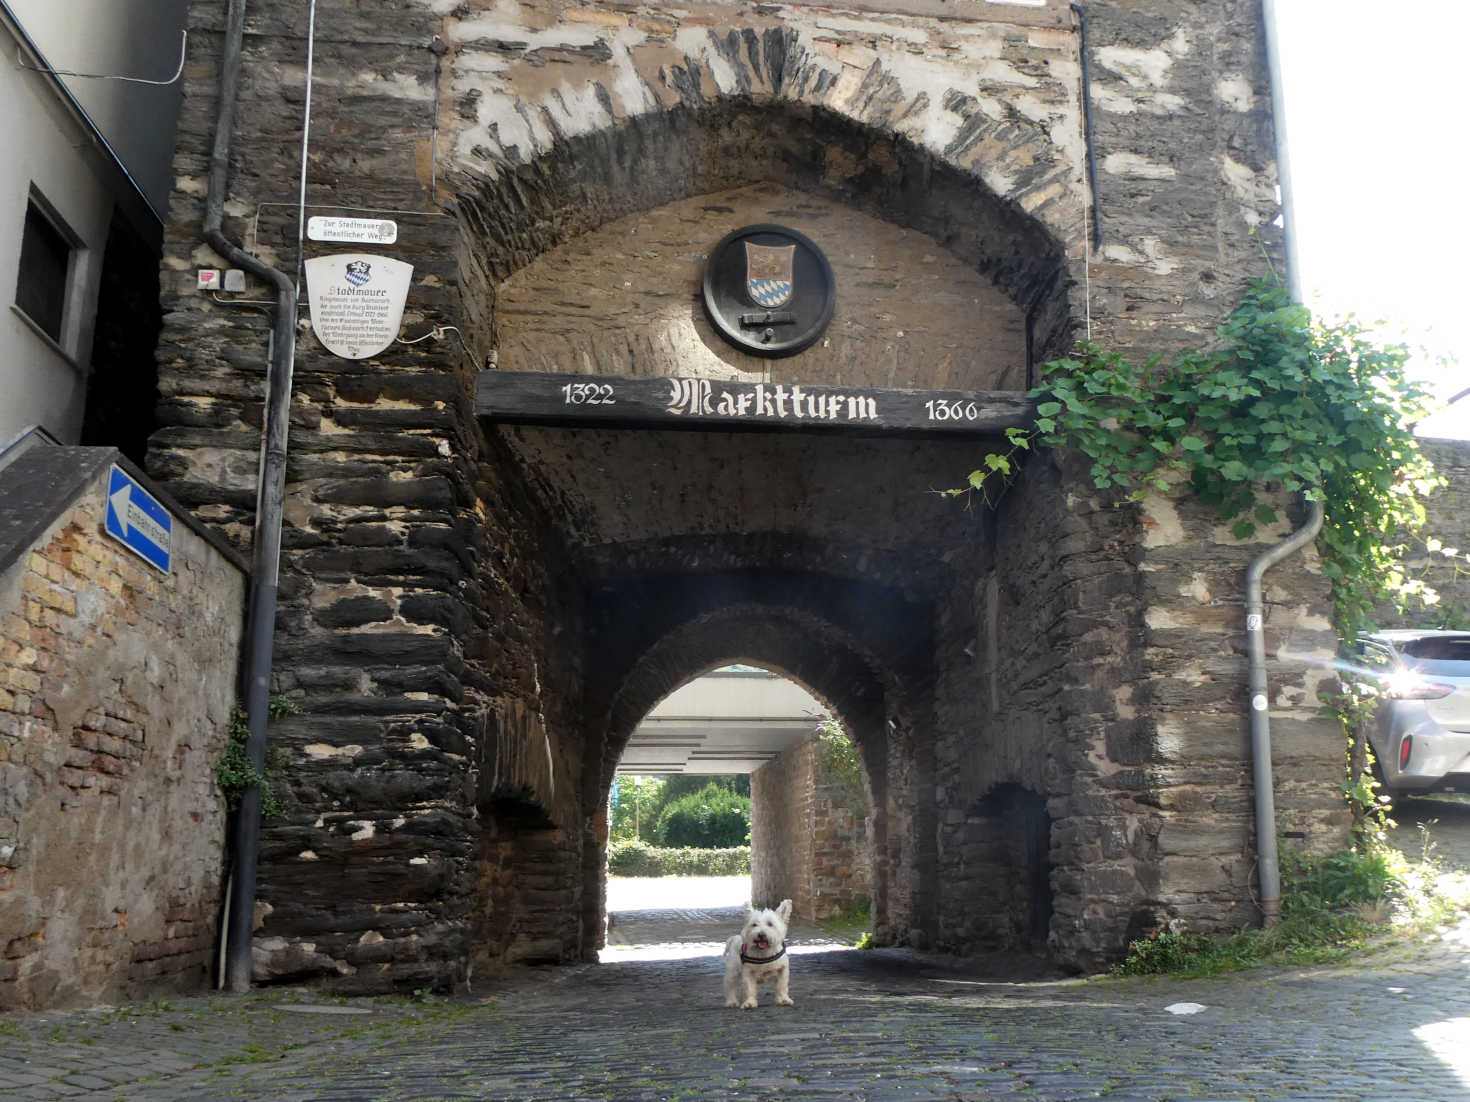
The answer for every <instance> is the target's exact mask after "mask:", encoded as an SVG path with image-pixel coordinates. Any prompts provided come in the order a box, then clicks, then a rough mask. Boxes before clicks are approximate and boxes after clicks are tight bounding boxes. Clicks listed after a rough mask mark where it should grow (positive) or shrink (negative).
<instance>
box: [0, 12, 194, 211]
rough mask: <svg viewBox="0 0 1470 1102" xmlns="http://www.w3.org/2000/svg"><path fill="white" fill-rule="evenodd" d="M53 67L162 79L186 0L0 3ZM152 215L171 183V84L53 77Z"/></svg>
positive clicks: (168, 70) (171, 64)
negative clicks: (117, 160) (91, 125)
mask: <svg viewBox="0 0 1470 1102" xmlns="http://www.w3.org/2000/svg"><path fill="white" fill-rule="evenodd" d="M5 2H6V4H7V5H8V6H9V7H10V10H11V11H12V12H13V13H14V14H15V16H16V17H17V18H18V19H19V20H20V23H21V25H22V26H24V27H25V29H26V33H27V34H28V35H29V36H30V38H31V40H32V41H33V42H34V43H35V44H36V45H37V47H38V48H39V49H40V50H41V52H42V53H43V54H45V55H46V60H47V62H48V63H49V64H50V65H51V67H52V68H53V69H66V70H70V71H72V72H76V73H107V74H113V75H117V76H130V77H142V78H145V79H148V80H167V79H168V78H169V77H171V76H173V74H174V70H175V69H177V68H178V63H179V42H180V31H181V30H182V28H183V26H184V11H185V9H186V8H187V7H188V0H64V2H61V3H58V2H57V0H5ZM61 79H62V80H63V81H64V82H65V84H66V86H67V88H69V89H70V90H71V93H72V95H74V96H75V97H76V98H77V100H78V102H80V103H81V105H82V107H83V108H85V110H86V112H87V114H88V115H90V116H91V118H92V121H93V122H94V123H96V125H97V128H98V129H99V130H101V131H102V133H103V134H104V135H106V137H107V141H108V143H109V144H111V146H112V148H113V149H114V150H116V151H117V155H118V157H119V158H121V160H122V162H123V164H125V165H127V167H128V171H129V172H130V173H131V174H132V176H133V178H134V179H135V180H137V181H138V185H139V187H141V188H142V190H143V194H144V195H146V196H147V197H148V201H149V203H151V204H152V206H153V209H154V210H155V211H156V212H157V213H158V215H159V217H160V218H162V217H163V215H164V214H165V213H166V212H167V210H168V193H169V189H170V187H171V186H172V184H173V168H172V164H173V143H174V123H175V121H176V119H177V118H178V112H179V84H171V85H167V86H163V87H159V86H154V85H148V84H139V83H134V82H127V81H118V80H98V79H89V78H85V77H63V78H61Z"/></svg>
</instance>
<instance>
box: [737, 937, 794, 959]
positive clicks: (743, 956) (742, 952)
mask: <svg viewBox="0 0 1470 1102" xmlns="http://www.w3.org/2000/svg"><path fill="white" fill-rule="evenodd" d="M785 955H786V943H785V942H782V943H781V949H780V951H779V952H777V953H776V955H775V956H772V957H753V956H750V955H749V954H748V953H746V951H745V943H744V942H741V943H740V960H741V962H742V963H744V964H771V963H773V962H774V961H778V960H780V959H781V958H782V957H784V956H785Z"/></svg>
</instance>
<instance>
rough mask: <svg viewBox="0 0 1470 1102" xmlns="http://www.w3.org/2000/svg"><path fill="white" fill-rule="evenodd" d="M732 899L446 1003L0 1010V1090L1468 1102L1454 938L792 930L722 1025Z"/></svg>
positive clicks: (657, 917) (1461, 956)
mask: <svg viewBox="0 0 1470 1102" xmlns="http://www.w3.org/2000/svg"><path fill="white" fill-rule="evenodd" d="M739 890H740V889H739V888H738V887H735V888H731V887H730V886H729V885H726V887H725V894H724V896H723V897H721V896H720V895H719V894H718V893H717V894H716V896H715V897H714V898H715V899H716V900H717V901H719V902H720V903H721V904H722V905H721V906H717V907H701V906H690V905H685V906H670V904H671V903H677V902H678V900H677V899H670V898H662V899H657V900H656V901H655V902H656V903H657V904H658V908H659V909H652V910H644V911H621V912H618V913H617V914H616V917H615V922H614V925H613V929H612V934H611V937H610V946H609V949H608V951H607V952H606V953H604V963H602V964H600V965H585V966H580V967H571V968H549V969H541V970H528V971H525V972H521V973H517V974H516V975H514V976H512V977H510V978H508V979H505V980H502V981H498V982H496V983H495V984H493V985H492V984H486V985H485V986H484V987H483V988H481V987H480V986H479V985H477V987H476V990H475V991H474V992H473V994H472V995H470V996H467V997H463V998H456V999H452V1000H451V999H428V1000H413V999H402V1000H382V999H379V1000H369V999H358V1000H333V999H324V998H322V997H321V996H320V995H314V994H313V993H312V992H309V991H305V990H291V991H284V992H283V991H265V992H257V993H254V994H252V995H250V996H249V997H245V998H234V997H226V996H210V997H197V998H178V999H170V1000H167V1001H163V1000H160V1001H157V1002H155V1003H152V1004H149V1005H146V1006H137V1007H128V1008H121V1009H113V1010H94V1011H85V1012H76V1013H69V1014H45V1015H39V1016H8V1017H5V1018H0V1037H3V1047H0V1097H4V1098H6V1099H17V1100H19V1099H26V1100H33V1099H52V1098H65V1097H75V1096H89V1097H96V1098H106V1099H129V1100H138V1102H145V1100H150V1102H203V1100H212V1099H252V1100H267V1099H271V1100H282V1102H285V1100H301V1102H305V1100H322V1102H326V1100H335V1102H347V1100H362V1102H368V1100H372V1102H377V1100H397V1099H414V1100H430V1099H516V1100H531V1099H545V1100H548V1102H550V1100H558V1102H560V1100H566V1099H649V1100H663V1099H709V1098H714V1099H766V1098H771V1099H775V1098H781V1099H832V1100H834V1102H835V1100H839V1099H840V1100H871V1102H879V1100H885V1099H916V1100H917V1099H976V1100H980V1099H986V1100H988V1099H996V1100H1011V1099H1014V1100H1017V1102H1020V1100H1022V1099H1026V1100H1037V1099H1040V1100H1053V1102H1061V1100H1071V1099H1084V1098H1104V1099H1112V1100H1114V1102H1125V1100H1128V1102H1143V1100H1149V1102H1163V1100H1167V1099H1177V1100H1180V1102H1184V1100H1216V1102H1226V1100H1234V1102H1244V1100H1248V1099H1298V1100H1307V1099H1318V1100H1323V1102H1327V1100H1331V1102H1346V1100H1361V1102H1369V1100H1374V1102H1376V1100H1382V1099H1388V1098H1398V1099H1414V1100H1418V1102H1430V1100H1439V1099H1445V1100H1449V1099H1470V929H1466V928H1461V929H1456V930H1450V931H1446V932H1445V933H1444V934H1442V935H1441V936H1439V937H1438V938H1436V939H1435V940H1433V941H1431V942H1428V943H1425V944H1420V945H1402V946H1396V947H1394V948H1392V949H1388V950H1385V951H1382V952H1379V953H1376V954H1374V955H1372V956H1370V957H1367V958H1364V959H1362V960H1359V961H1356V962H1352V963H1350V964H1347V965H1338V966H1332V967H1324V968H1317V969H1306V970H1300V969H1298V970H1281V969H1273V970H1264V971H1257V972H1253V973H1250V974H1248V975H1241V976H1232V977H1226V978H1224V979H1218V980H1209V981H1189V982H1181V981H1171V980H1160V979H1126V980H1124V979H1093V980H1088V981H1081V980H1075V979H1063V978H1058V977H1036V978H1030V979H1026V980H1023V981H1016V979H1015V977H1016V976H1018V975H1020V974H1022V973H1023V972H1024V971H1025V969H1024V968H1022V967H1020V966H1021V965H1024V964H1025V962H1016V961H1008V962H1001V963H1002V964H1003V966H1004V970H1005V973H1006V974H1007V975H1009V976H1010V977H1011V980H1010V981H1007V982H1001V981H997V980H996V979H994V976H995V974H996V969H997V963H998V962H994V961H988V962H987V961H981V962H975V961H969V962H956V961H947V960H943V959H940V958H935V957H923V956H919V955H917V954H912V953H908V952H905V951H902V950H883V951H874V952H856V951H852V950H847V949H844V948H841V947H839V946H838V945H837V943H836V942H835V941H834V940H833V939H831V938H830V937H827V936H825V935H823V934H822V933H821V931H819V930H816V929H815V928H812V927H809V926H804V925H798V926H796V928H795V930H794V939H793V940H794V942H795V945H794V951H793V960H792V994H793V997H794V998H795V999H796V1006H795V1007H794V1008H793V1009H789V1010H783V1009H778V1008H777V1007H775V1006H771V1005H762V1006H761V1007H760V1008H759V1009H757V1010H755V1011H748V1012H742V1011H736V1010H727V1009H726V1008H725V1007H724V1006H723V1005H722V1001H721V995H720V965H719V961H718V958H717V956H716V955H715V954H716V953H717V952H718V943H719V942H720V941H721V940H723V938H724V937H725V936H726V935H727V934H728V933H729V932H732V931H733V930H734V929H735V928H736V927H737V926H738V919H739V914H738V911H737V909H736V908H734V907H731V906H729V905H728V899H729V894H730V892H731V891H735V892H736V893H738V891H739ZM1030 970H1031V971H1032V972H1033V973H1034V972H1035V969H1034V967H1033V968H1031V969H1030ZM1180 1004H1197V1005H1198V1006H1199V1007H1200V1008H1201V1009H1198V1010H1195V1011H1194V1012H1193V1013H1181V1012H1180V1011H1181V1010H1185V1011H1187V1010H1193V1009H1194V1008H1193V1007H1190V1006H1181V1005H1180ZM1171 1007H1172V1008H1173V1010H1172V1011H1171V1010H1170V1008H1171Z"/></svg>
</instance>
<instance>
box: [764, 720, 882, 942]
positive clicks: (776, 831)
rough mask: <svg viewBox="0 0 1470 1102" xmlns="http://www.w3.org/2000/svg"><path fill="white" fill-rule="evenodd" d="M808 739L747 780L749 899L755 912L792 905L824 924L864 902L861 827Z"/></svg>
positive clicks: (865, 855)
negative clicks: (785, 903) (787, 902)
mask: <svg viewBox="0 0 1470 1102" xmlns="http://www.w3.org/2000/svg"><path fill="white" fill-rule="evenodd" d="M821 746H822V744H821V740H820V739H818V738H816V737H813V738H810V739H807V740H806V741H805V742H803V743H801V744H800V745H798V746H794V747H792V748H791V749H790V750H787V751H786V752H785V753H784V754H782V755H781V756H780V757H778V758H776V759H775V760H774V761H771V762H768V763H766V764H765V765H763V766H761V767H760V768H759V769H757V770H756V771H755V772H754V773H752V774H751V777H750V842H751V870H750V871H751V895H752V897H753V901H754V903H755V905H756V906H758V907H773V906H775V905H776V904H777V903H779V902H780V901H781V900H783V899H790V900H791V902H792V907H793V913H794V914H796V915H798V916H800V917H801V918H805V919H820V918H827V917H829V916H831V915H834V914H839V913H841V912H843V911H845V910H848V909H850V908H851V907H853V906H854V905H856V904H858V903H863V904H866V903H868V901H869V892H870V887H871V884H870V870H871V867H872V848H871V846H870V844H869V841H868V828H867V819H866V816H864V815H859V814H858V813H857V812H856V811H855V810H854V809H853V807H852V806H850V802H851V801H850V798H849V794H848V793H846V792H845V791H843V787H842V783H841V781H840V780H839V779H838V778H837V777H835V776H834V775H833V774H832V773H831V771H830V770H828V769H826V768H824V766H823V764H822V750H821Z"/></svg>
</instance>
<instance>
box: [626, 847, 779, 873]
mask: <svg viewBox="0 0 1470 1102" xmlns="http://www.w3.org/2000/svg"><path fill="white" fill-rule="evenodd" d="M607 867H608V870H609V871H610V872H611V873H612V874H613V875H614V876H742V875H745V874H747V873H749V872H750V847H749V846H733V847H731V848H730V849H660V848H659V847H657V846H650V845H649V844H648V843H647V842H636V841H634V842H614V843H612V844H611V845H610V846H608V847H607Z"/></svg>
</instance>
